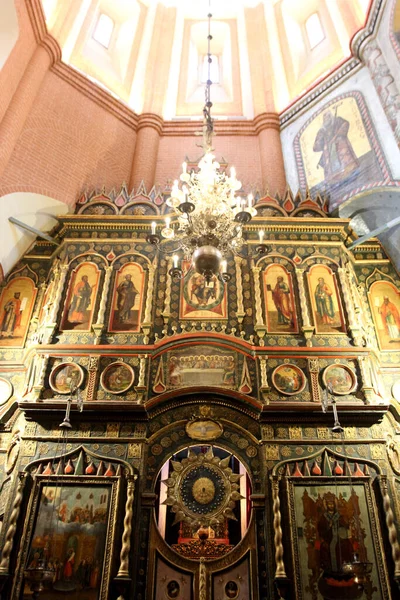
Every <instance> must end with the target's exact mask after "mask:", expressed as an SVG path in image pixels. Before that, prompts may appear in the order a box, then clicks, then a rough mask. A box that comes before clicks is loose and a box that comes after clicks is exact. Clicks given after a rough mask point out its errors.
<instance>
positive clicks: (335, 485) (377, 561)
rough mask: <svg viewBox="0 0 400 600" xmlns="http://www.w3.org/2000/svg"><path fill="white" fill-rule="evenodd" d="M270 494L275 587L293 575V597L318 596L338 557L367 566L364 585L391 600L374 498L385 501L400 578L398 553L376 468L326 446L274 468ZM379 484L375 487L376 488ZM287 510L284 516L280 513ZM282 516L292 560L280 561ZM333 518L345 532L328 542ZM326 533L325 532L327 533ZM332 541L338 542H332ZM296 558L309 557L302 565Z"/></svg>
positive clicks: (385, 485)
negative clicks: (323, 574) (355, 560)
mask: <svg viewBox="0 0 400 600" xmlns="http://www.w3.org/2000/svg"><path fill="white" fill-rule="evenodd" d="M270 481H271V486H272V492H273V512H274V544H275V560H276V572H275V581H276V584H277V586H278V587H279V585H282V582H283V581H285V582H286V585H287V583H288V576H287V573H288V572H293V573H294V581H293V587H294V588H295V595H296V598H301V599H305V598H307V597H308V594H309V593H312V594H313V595H314V594H315V595H317V594H318V591H321V590H320V586H321V585H325V581H324V582H322V583H321V580H322V577H321V574H322V573H324V572H326V571H332V572H334V571H335V570H338V568H339V567H340V565H341V563H340V564H339V563H338V561H339V558H340V557H341V558H342V561H344V562H346V561H347V562H351V561H352V560H354V554H355V553H356V554H357V555H358V557H359V560H360V561H362V562H371V563H372V567H371V572H370V573H369V574H367V585H368V586H375V587H376V589H377V590H379V592H380V594H381V597H382V598H386V597H387V598H390V597H391V596H390V590H389V588H388V585H387V582H388V581H389V577H388V572H387V567H386V563H385V561H384V560H383V559H382V556H384V551H383V542H382V533H383V532H382V531H381V528H380V523H379V514H378V510H377V502H376V501H377V498H376V493H377V492H378V491H379V495H380V499H381V500H382V502H383V506H384V511H385V517H386V527H387V531H385V533H386V534H387V535H388V538H389V541H390V544H391V547H392V555H393V559H394V563H395V578H398V577H399V575H400V549H399V544H398V540H397V531H395V526H394V517H393V511H392V507H391V500H390V497H389V495H388V482H387V477H386V476H385V475H383V474H382V471H381V468H380V466H379V465H378V464H377V463H375V462H373V461H372V460H369V459H364V458H357V457H351V456H348V455H347V454H346V450H345V449H344V448H343V453H341V452H336V451H334V450H332V449H331V448H328V447H324V448H321V449H320V450H318V451H317V452H314V453H313V454H310V455H309V456H307V457H306V458H304V459H301V460H298V458H297V459H296V458H293V459H288V460H284V461H281V462H279V463H277V464H276V465H275V466H274V468H273V470H272V474H271V476H270ZM375 482H376V483H377V486H376V485H375ZM281 506H282V507H285V510H284V513H283V511H282V509H281ZM282 517H284V523H285V524H286V523H288V524H287V525H285V529H286V533H288V532H289V531H290V547H291V553H290V554H291V559H290V560H289V559H285V560H284V547H283V531H282ZM332 519H333V520H334V521H335V522H337V523H338V527H342V528H343V532H344V531H346V535H344V533H343V534H342V535H341V536H340V535H338V536H337V537H336V538H335V539H334V538H332V535H330V534H331V532H332V530H331V529H330V528H329V527H330V522H331V521H332ZM328 530H329V531H328ZM335 540H336V541H335ZM300 556H307V557H308V558H307V560H306V561H301V560H300Z"/></svg>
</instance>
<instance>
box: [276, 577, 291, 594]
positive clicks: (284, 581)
mask: <svg viewBox="0 0 400 600" xmlns="http://www.w3.org/2000/svg"><path fill="white" fill-rule="evenodd" d="M274 583H275V587H276V590H277V592H278V594H279V598H283V599H285V598H289V596H290V579H289V578H288V577H276V578H275V580H274Z"/></svg>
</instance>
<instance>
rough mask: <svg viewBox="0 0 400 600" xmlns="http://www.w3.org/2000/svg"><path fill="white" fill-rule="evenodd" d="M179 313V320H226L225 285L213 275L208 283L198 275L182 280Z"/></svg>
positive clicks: (187, 266) (185, 267) (186, 266)
mask: <svg viewBox="0 0 400 600" xmlns="http://www.w3.org/2000/svg"><path fill="white" fill-rule="evenodd" d="M183 268H184V270H185V269H188V268H189V264H186V265H184V266H183ZM179 312H180V315H179V316H180V318H181V319H207V320H210V319H226V318H227V303H226V294H225V285H224V284H223V283H222V282H221V281H220V280H219V279H218V278H217V277H216V276H215V275H214V276H213V277H212V279H211V281H210V282H208V283H207V281H206V279H205V277H204V275H200V273H193V274H192V275H191V276H189V277H188V278H184V279H182V283H181V301H180V311H179Z"/></svg>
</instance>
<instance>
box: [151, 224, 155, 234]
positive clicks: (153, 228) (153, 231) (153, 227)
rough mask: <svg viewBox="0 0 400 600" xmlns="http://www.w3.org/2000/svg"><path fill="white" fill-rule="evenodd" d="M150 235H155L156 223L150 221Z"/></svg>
mask: <svg viewBox="0 0 400 600" xmlns="http://www.w3.org/2000/svg"><path fill="white" fill-rule="evenodd" d="M151 233H152V234H153V235H155V233H156V222H155V221H152V223H151Z"/></svg>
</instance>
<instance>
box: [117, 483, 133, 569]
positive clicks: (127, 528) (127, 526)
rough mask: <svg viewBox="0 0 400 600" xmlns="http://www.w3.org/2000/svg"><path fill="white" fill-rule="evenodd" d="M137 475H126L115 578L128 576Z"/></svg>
mask: <svg viewBox="0 0 400 600" xmlns="http://www.w3.org/2000/svg"><path fill="white" fill-rule="evenodd" d="M136 479H137V475H128V477H127V480H128V484H127V492H126V503H125V518H124V531H123V533H122V547H121V553H120V563H119V569H118V574H117V577H116V578H117V579H121V578H123V579H126V578H130V575H129V552H130V549H131V534H132V517H133V501H134V498H135V482H136Z"/></svg>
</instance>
